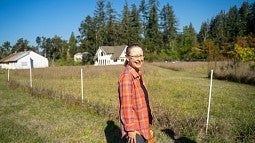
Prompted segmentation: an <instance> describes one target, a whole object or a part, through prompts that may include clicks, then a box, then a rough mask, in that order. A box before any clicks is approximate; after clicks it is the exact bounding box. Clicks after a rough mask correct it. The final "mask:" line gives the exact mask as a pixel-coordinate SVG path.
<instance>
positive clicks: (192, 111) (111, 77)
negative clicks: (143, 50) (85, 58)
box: [0, 62, 255, 143]
mask: <svg viewBox="0 0 255 143" xmlns="http://www.w3.org/2000/svg"><path fill="white" fill-rule="evenodd" d="M169 66H174V67H175V68H176V69H178V70H170V68H169ZM81 68H82V69H83V71H84V73H83V74H84V79H83V82H84V102H83V103H81V90H80V88H81V87H80V83H81V82H80V69H81ZM123 68H124V67H123V66H106V67H94V66H83V67H51V68H46V69H33V70H32V73H33V89H32V91H30V90H28V88H27V87H28V86H29V70H15V71H11V72H10V80H11V81H10V82H9V83H8V84H9V85H10V86H9V89H8V88H6V87H5V82H3V81H6V79H7V72H6V71H5V73H4V74H0V77H1V85H0V86H1V88H3V91H2V90H1V97H0V98H3V99H1V100H0V102H1V106H3V108H1V109H4V110H3V111H1V129H0V134H1V136H0V140H1V139H2V138H3V140H6V141H7V142H9V141H13V142H15V140H18V141H21V142H23V141H24V140H28V139H29V142H48V141H49V142H52V141H53V142H108V143H109V142H118V141H116V140H115V141H107V140H112V139H118V137H119V128H118V125H119V123H118V120H117V118H118V110H117V106H118V104H117V103H118V102H117V100H118V99H117V98H118V95H117V80H118V77H119V74H120V72H121V71H122V70H123ZM142 70H143V72H144V74H145V81H146V83H147V86H148V89H149V93H150V98H151V103H152V107H153V111H154V116H155V122H154V125H153V127H152V128H153V129H154V130H155V132H156V136H157V142H159V143H164V142H165V143H167V142H174V141H176V142H177V141H180V142H181V141H190V142H192V141H194V142H255V115H254V111H255V104H254V103H255V87H254V86H251V85H246V84H238V83H233V82H227V81H221V80H213V91H212V101H211V112H210V124H209V129H208V135H205V124H206V115H207V106H208V105H207V104H208V95H209V83H210V80H209V79H208V78H207V76H208V71H209V69H208V65H207V64H206V63H202V62H201V63H198V62H195V63H168V64H161V63H152V64H149V63H145V65H144V67H143V69H142ZM17 87H19V88H18V89H16V90H12V89H14V88H17ZM7 90H8V92H7ZM9 91H10V92H9ZM31 94H32V95H33V96H31ZM17 95H18V96H17ZM42 97H46V98H42ZM59 99H61V100H59ZM9 102H13V103H9ZM2 123H5V124H2ZM107 123H108V124H107ZM109 125H110V129H109V132H106V134H107V135H106V134H105V130H106V129H107V127H108V126H109ZM16 126H17V127H16ZM12 130H14V132H12ZM112 130H114V131H113V132H114V134H113V136H118V137H117V138H116V137H112V134H111V132H112ZM24 131H25V132H24ZM20 132H22V133H21V134H19V133H20ZM6 134H7V135H6ZM8 134H9V135H8ZM9 136H12V137H14V139H13V140H11V138H9Z"/></svg>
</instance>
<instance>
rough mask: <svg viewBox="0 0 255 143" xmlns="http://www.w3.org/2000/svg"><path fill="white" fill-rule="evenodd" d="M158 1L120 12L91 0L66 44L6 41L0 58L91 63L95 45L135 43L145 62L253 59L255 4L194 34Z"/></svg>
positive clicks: (212, 21) (214, 19) (39, 40)
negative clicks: (21, 55)
mask: <svg viewBox="0 0 255 143" xmlns="http://www.w3.org/2000/svg"><path fill="white" fill-rule="evenodd" d="M159 5H160V4H159V2H158V0H147V1H146V0H141V1H140V4H139V5H136V4H132V5H131V6H129V5H128V3H127V2H125V4H124V6H123V9H122V11H121V13H120V14H119V13H117V12H116V10H115V9H114V8H113V7H112V3H111V2H109V1H106V0H97V4H96V7H95V10H94V15H93V16H90V15H88V16H86V17H85V19H84V20H82V21H81V24H80V26H79V27H78V29H79V32H80V34H79V35H78V36H75V35H74V33H73V32H72V33H71V35H70V38H69V40H68V41H66V40H63V39H61V37H60V36H57V35H56V36H55V37H53V38H46V37H39V36H38V37H36V43H37V46H35V47H34V46H30V45H29V44H28V43H29V41H27V40H25V39H23V38H20V39H19V40H17V42H16V44H14V45H13V46H11V45H10V42H8V41H6V42H4V43H3V45H2V46H1V47H0V53H1V54H0V58H3V57H5V56H7V55H8V54H10V53H12V52H14V51H23V50H24V49H28V50H34V51H36V52H39V53H41V54H42V55H44V56H45V57H47V58H48V59H49V60H50V61H51V62H55V61H61V63H62V64H64V65H65V64H73V55H74V54H75V53H77V52H88V53H89V54H87V55H86V57H84V58H83V63H87V64H93V62H94V61H93V59H94V55H95V53H96V50H97V49H98V47H99V46H102V45H107V46H114V45H129V44H131V43H139V44H140V45H142V47H143V48H144V52H145V55H146V57H145V59H146V60H147V61H163V60H164V61H171V60H188V61H190V60H226V59H235V60H236V59H237V60H242V61H250V60H255V2H254V3H248V2H243V3H242V5H241V6H240V8H238V7H237V6H233V7H231V8H230V9H229V10H228V11H227V12H225V11H220V12H219V13H218V14H217V15H216V16H215V17H212V18H211V19H210V20H206V21H204V22H203V23H202V24H201V28H200V31H199V32H196V31H195V29H194V27H193V25H192V23H190V24H189V25H187V26H184V27H183V29H182V32H178V31H180V29H178V20H177V18H176V16H175V14H174V11H173V7H172V6H171V5H170V4H169V3H167V4H166V5H163V6H162V8H161V9H159Z"/></svg>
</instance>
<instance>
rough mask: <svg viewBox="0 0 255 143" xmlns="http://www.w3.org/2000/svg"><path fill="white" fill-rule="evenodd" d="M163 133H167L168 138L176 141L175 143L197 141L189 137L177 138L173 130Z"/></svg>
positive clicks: (165, 130)
mask: <svg viewBox="0 0 255 143" xmlns="http://www.w3.org/2000/svg"><path fill="white" fill-rule="evenodd" d="M161 131H162V132H163V133H165V134H166V135H167V136H168V137H170V138H171V139H172V140H174V143H196V142H195V141H193V140H191V139H189V138H187V137H179V138H177V139H176V138H175V133H174V131H172V130H171V129H162V130H161Z"/></svg>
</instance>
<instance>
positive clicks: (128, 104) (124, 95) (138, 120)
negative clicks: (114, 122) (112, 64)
mask: <svg viewBox="0 0 255 143" xmlns="http://www.w3.org/2000/svg"><path fill="white" fill-rule="evenodd" d="M140 78H142V72H141V71H139V72H138V73H137V72H136V71H135V69H133V68H132V67H130V66H129V65H127V66H126V68H125V70H124V71H123V72H122V74H121V75H120V78H119V82H118V92H119V114H120V123H121V130H122V137H123V136H125V135H126V134H127V132H128V131H135V130H136V131H138V132H139V133H140V134H141V135H142V136H143V137H144V138H146V139H150V138H151V134H150V124H149V115H148V110H147V105H146V100H145V95H144V92H143V89H142V88H141V85H140V81H139V80H140Z"/></svg>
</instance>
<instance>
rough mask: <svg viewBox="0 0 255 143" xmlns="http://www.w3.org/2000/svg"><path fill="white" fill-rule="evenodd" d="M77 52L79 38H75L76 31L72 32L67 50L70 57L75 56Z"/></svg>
mask: <svg viewBox="0 0 255 143" xmlns="http://www.w3.org/2000/svg"><path fill="white" fill-rule="evenodd" d="M76 52H78V49H77V40H76V38H75V35H74V33H73V32H72V33H71V35H70V38H69V42H68V50H67V52H66V54H67V55H69V56H70V57H73V56H74V54H75V53H76ZM67 58H68V57H67Z"/></svg>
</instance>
